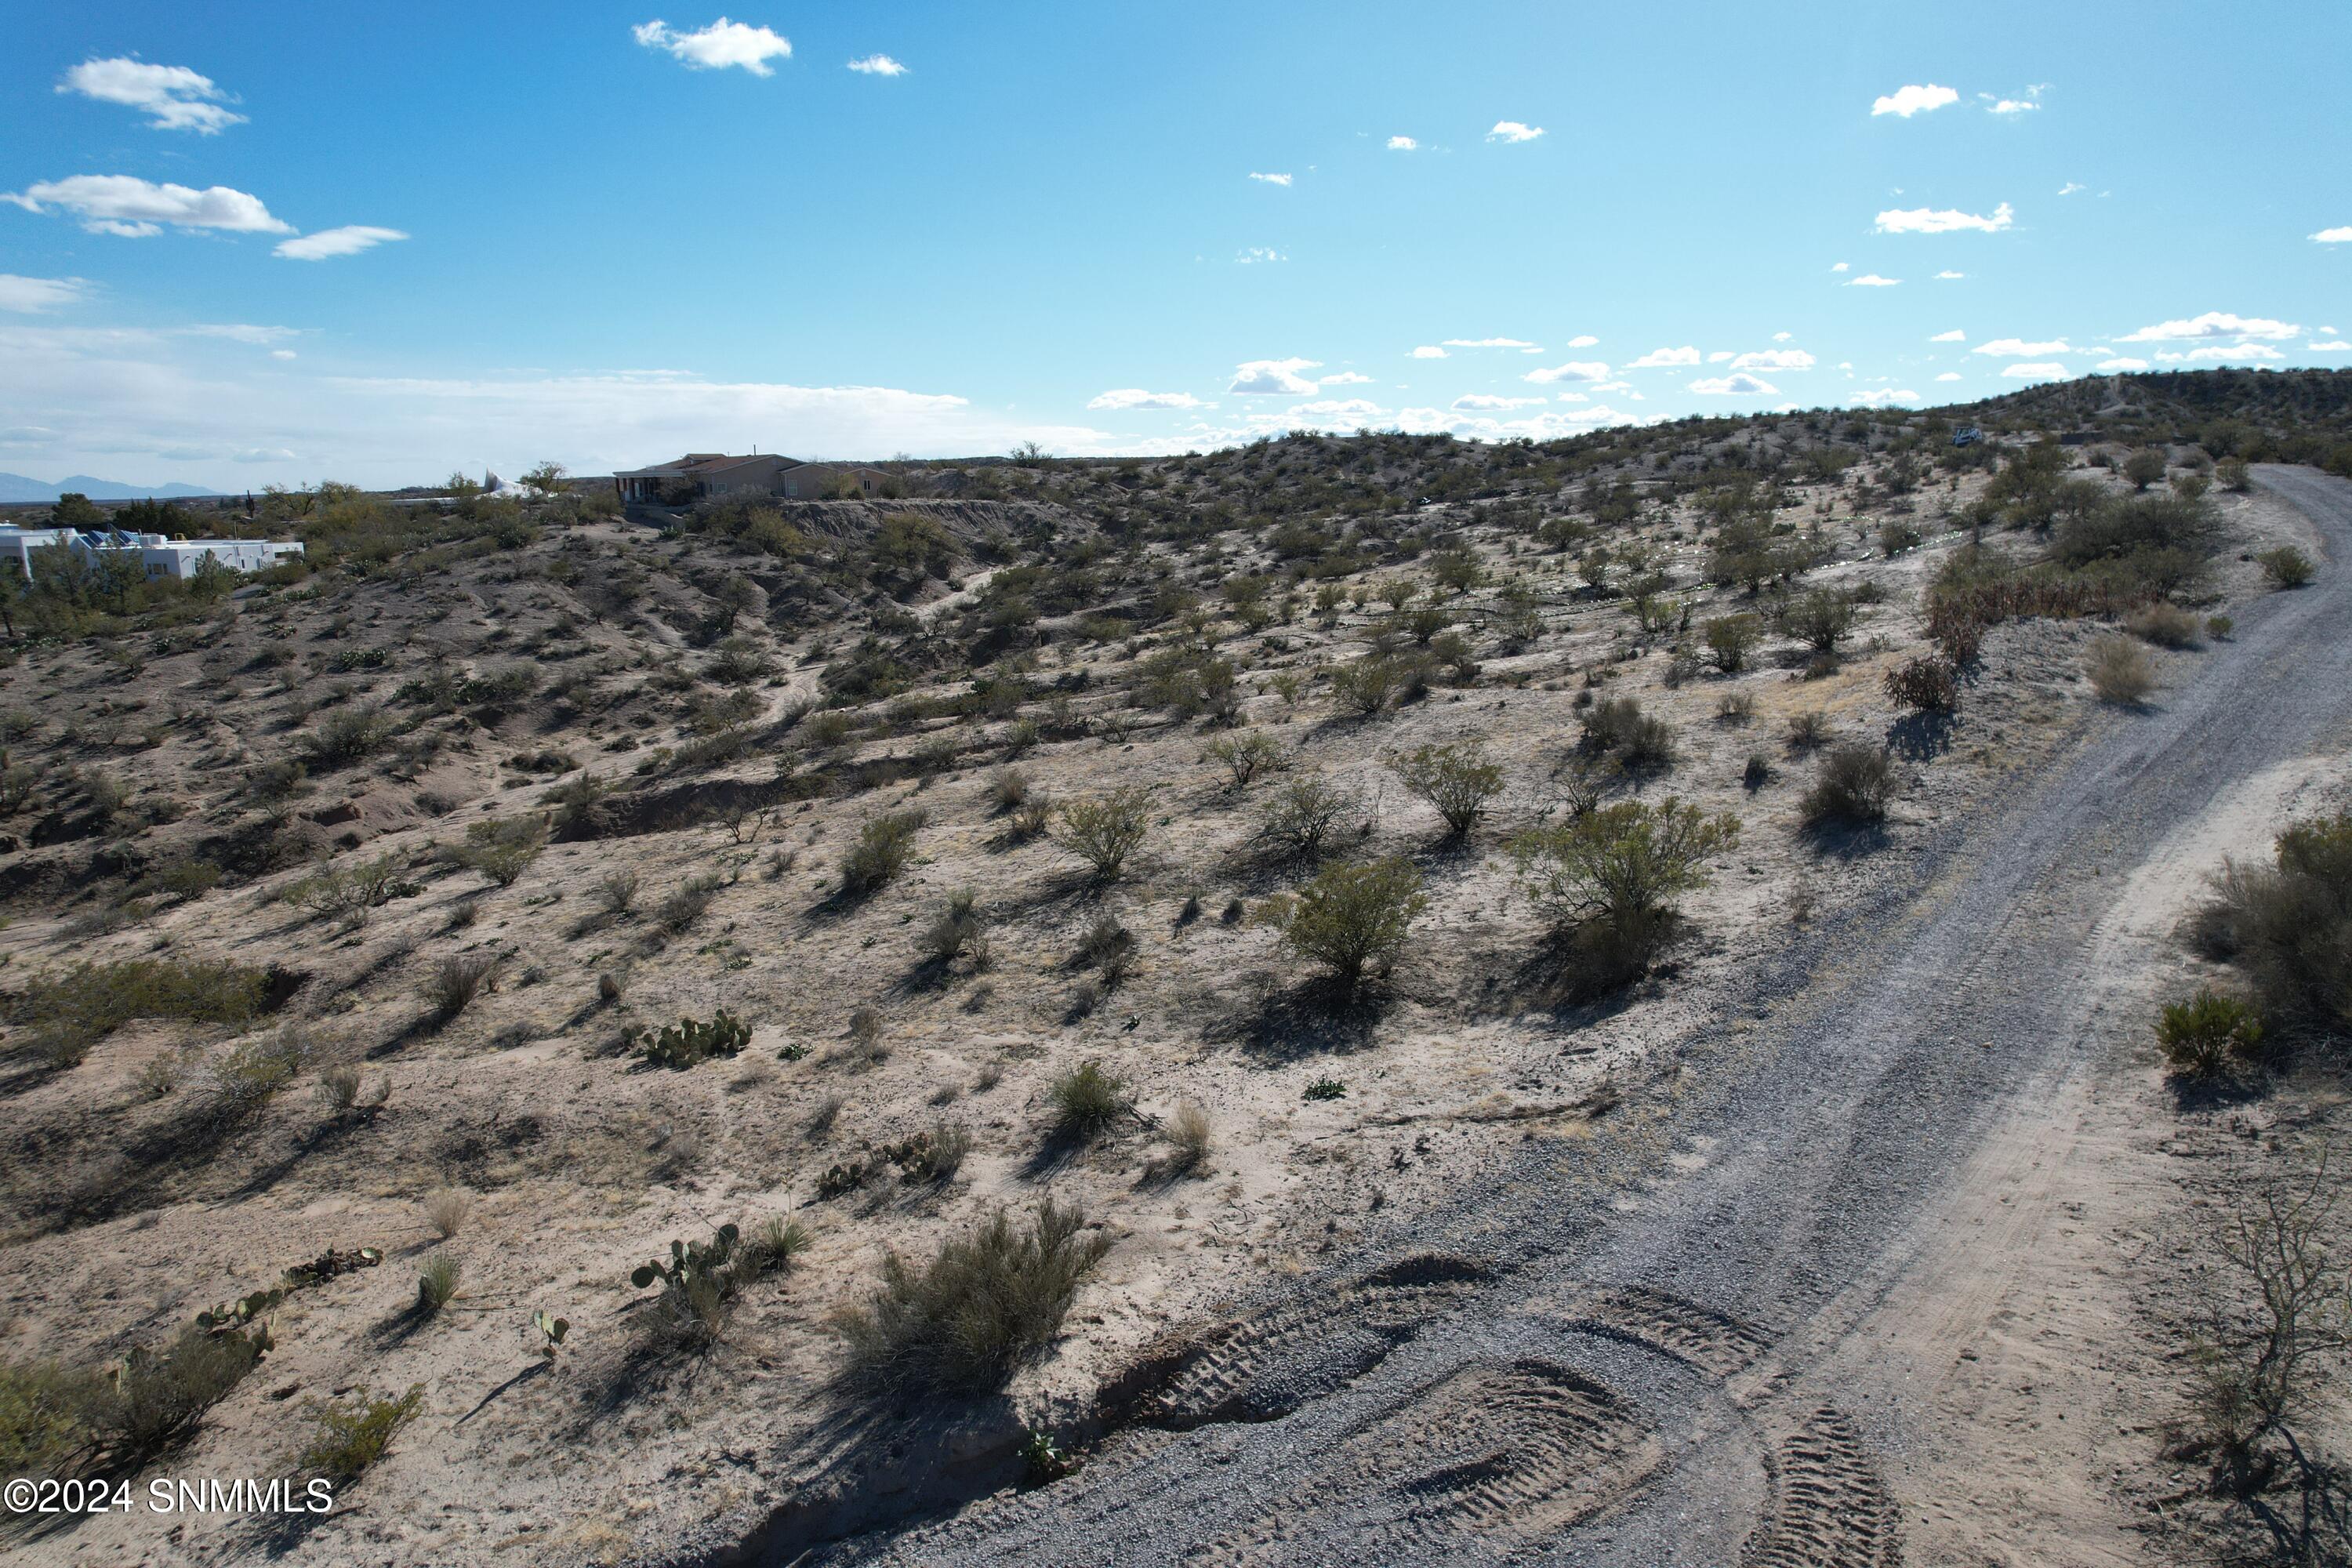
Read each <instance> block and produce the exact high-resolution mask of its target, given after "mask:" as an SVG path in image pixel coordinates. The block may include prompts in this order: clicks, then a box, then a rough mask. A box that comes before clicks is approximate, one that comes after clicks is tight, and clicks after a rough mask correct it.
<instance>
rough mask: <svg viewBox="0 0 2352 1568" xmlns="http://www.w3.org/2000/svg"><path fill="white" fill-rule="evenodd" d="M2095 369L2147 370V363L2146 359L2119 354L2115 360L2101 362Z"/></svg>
mask: <svg viewBox="0 0 2352 1568" xmlns="http://www.w3.org/2000/svg"><path fill="white" fill-rule="evenodd" d="M2094 368H2095V369H2098V370H2104V371H2118V370H2146V369H2147V361H2146V360H2144V359H2133V358H2132V357H2131V356H2130V355H2128V354H2117V355H2116V357H2115V358H2113V359H2103V360H2101V361H2100V362H2099V363H2098V364H2097V365H2096V366H2095V367H2094Z"/></svg>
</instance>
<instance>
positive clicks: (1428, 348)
mask: <svg viewBox="0 0 2352 1568" xmlns="http://www.w3.org/2000/svg"><path fill="white" fill-rule="evenodd" d="M1404 357H1405V358H1407V359H1444V358H1446V357H1448V356H1447V354H1446V353H1445V351H1444V349H1442V348H1439V347H1438V346H1437V345H1436V344H1435V343H1423V344H1422V345H1421V346H1420V347H1419V348H1417V349H1415V350H1413V351H1412V353H1409V354H1407V355H1405V356H1404Z"/></svg>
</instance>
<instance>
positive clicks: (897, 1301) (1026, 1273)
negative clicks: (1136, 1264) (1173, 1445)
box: [834, 1198, 1111, 1393]
mask: <svg viewBox="0 0 2352 1568" xmlns="http://www.w3.org/2000/svg"><path fill="white" fill-rule="evenodd" d="M1086 1225H1087V1219H1086V1214H1085V1211H1084V1210H1082V1209H1079V1208H1076V1207H1064V1206H1063V1205H1058V1204H1056V1203H1055V1202H1054V1201H1053V1200H1052V1199H1050V1198H1049V1199H1047V1200H1045V1202H1044V1203H1043V1204H1041V1205H1038V1208H1037V1211H1036V1215H1035V1217H1034V1220H1033V1221H1032V1223H1031V1224H1030V1226H1028V1228H1027V1229H1026V1230H1025V1231H1024V1230H1021V1229H1019V1228H1016V1227H1015V1226H1014V1225H1013V1219H1012V1216H1011V1215H1009V1214H1006V1213H1005V1212H1003V1211H1002V1210H1000V1211H998V1212H997V1214H996V1215H994V1216H992V1218H990V1219H989V1220H987V1221H986V1222H984V1223H983V1224H982V1225H981V1226H978V1227H977V1228H976V1229H974V1230H973V1231H972V1232H971V1234H970V1235H968V1236H963V1237H956V1238H954V1239H952V1240H950V1241H948V1242H947V1243H945V1244H944V1245H943V1246H941V1247H940V1250H939V1252H938V1253H937V1254H936V1255H934V1256H933V1258H931V1260H930V1261H929V1263H928V1264H924V1265H922V1266H920V1267H917V1266H915V1265H911V1264H909V1263H908V1262H907V1260H906V1259H905V1258H901V1257H900V1256H899V1255H898V1254H897V1253H895V1252H893V1253H891V1254H890V1255H889V1256H888V1257H887V1258H885V1259H884V1260H883V1265H882V1287H881V1289H878V1290H877V1291H875V1292H874V1293H873V1294H872V1295H871V1296H870V1297H868V1298H867V1300H866V1302H865V1303H864V1304H863V1305H859V1306H853V1307H848V1308H845V1309H844V1310H841V1311H840V1312H838V1313H836V1314H835V1318H834V1326H835V1330H836V1331H838V1332H839V1333H840V1335H841V1336H842V1338H843V1339H844V1340H845V1342H847V1345H848V1349H849V1357H850V1363H851V1366H852V1368H853V1370H854V1371H856V1373H858V1374H859V1375H861V1376H862V1377H864V1378H866V1380H868V1381H869V1382H872V1383H875V1384H880V1385H883V1386H886V1387H895V1386H913V1387H927V1388H933V1389H939V1390H942V1391H948V1392H962V1393H976V1392H981V1391H984V1390H988V1389H993V1388H998V1387H1002V1386H1003V1384H1004V1382H1005V1380H1006V1379H1008V1378H1009V1377H1011V1376H1012V1374H1013V1372H1014V1370H1015V1369H1016V1368H1018V1367H1019V1366H1020V1364H1021V1363H1023V1362H1024V1361H1025V1360H1027V1359H1028V1358H1029V1357H1030V1356H1032V1355H1034V1354H1035V1353H1036V1352H1038V1351H1040V1350H1042V1349H1044V1348H1045V1345H1046V1344H1047V1343H1048V1342H1051V1341H1052V1339H1053V1337H1054V1335H1055V1333H1056V1332H1057V1331H1059V1330H1060V1328H1061V1326H1062V1320H1063V1318H1064V1316H1065V1315H1066V1314H1067V1312H1068V1311H1069V1308H1070V1302H1071V1300H1072V1299H1073V1298H1074V1297H1076V1294H1077V1290H1078V1286H1079V1284H1080V1283H1081V1282H1082V1281H1084V1279H1086V1277H1087V1275H1088V1274H1089V1273H1091V1272H1092V1271H1093V1270H1094V1268H1095V1266H1096V1265H1097V1264H1098V1263H1100V1262H1101V1261H1102V1258H1103V1255H1104V1254H1105V1253H1107V1252H1108V1251H1109V1250H1110V1246H1111V1243H1110V1238H1109V1237H1107V1236H1103V1235H1101V1234H1100V1233H1096V1234H1094V1235H1087V1233H1086Z"/></svg>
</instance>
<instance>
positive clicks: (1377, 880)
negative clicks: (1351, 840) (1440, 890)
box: [1282, 858, 1429, 989]
mask: <svg viewBox="0 0 2352 1568" xmlns="http://www.w3.org/2000/svg"><path fill="white" fill-rule="evenodd" d="M1428 907H1429V900H1428V899H1427V897H1426V896H1424V895H1423V892H1422V890H1421V873H1420V872H1419V871H1418V870H1416V869H1414V868H1413V865H1412V862H1411V861H1409V860H1404V859H1399V858H1389V859H1384V860H1374V861H1370V862H1369V863H1367V864H1363V865H1351V866H1333V867H1330V868H1328V869H1326V870H1324V871H1322V872H1321V873H1319V874H1318V876H1317V877H1316V878H1315V879H1314V880H1313V881H1310V882H1308V883H1307V885H1306V886H1304V887H1302V888H1300V889H1298V892H1297V896H1296V897H1295V898H1294V899H1292V900H1290V901H1289V903H1288V905H1287V907H1286V910H1285V911H1284V914H1283V918H1282V938H1283V941H1284V942H1286V943H1287V944H1288V945H1289V947H1290V948H1291V950H1292V951H1293V952H1297V953H1298V954H1299V955H1300V956H1301V957H1303V958H1307V959H1311V960H1313V961H1315V962H1316V963H1321V964H1322V965H1324V966H1325V967H1326V968H1328V969H1329V970H1330V972H1331V977H1332V979H1333V980H1334V981H1336V982H1337V983H1338V984H1339V985H1340V986H1341V987H1343V988H1349V989H1352V988H1353V987H1354V986H1355V985H1356V984H1357V983H1358V982H1359V981H1360V980H1361V979H1362V977H1363V973H1364V970H1365V967H1366V966H1367V965H1369V964H1372V963H1380V962H1385V961H1387V960H1388V959H1390V958H1391V957H1392V956H1393V955H1394V954H1395V952H1397V950H1398V949H1399V948H1402V946H1403V945H1404V941H1405V936H1406V933H1407V932H1408V931H1410V930H1411V928H1412V921H1413V918H1414V917H1415V916H1416V915H1419V914H1420V913H1421V912H1422V911H1423V910H1425V909H1427V908H1428Z"/></svg>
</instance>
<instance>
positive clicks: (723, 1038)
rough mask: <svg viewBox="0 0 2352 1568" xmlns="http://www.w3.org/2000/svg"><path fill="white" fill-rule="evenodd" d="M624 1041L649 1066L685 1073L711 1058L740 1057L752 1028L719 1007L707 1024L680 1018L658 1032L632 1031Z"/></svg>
mask: <svg viewBox="0 0 2352 1568" xmlns="http://www.w3.org/2000/svg"><path fill="white" fill-rule="evenodd" d="M623 1038H624V1040H625V1042H626V1043H627V1044H628V1046H629V1047H630V1048H632V1049H633V1050H635V1052H636V1054H637V1055H638V1056H639V1057H640V1058H643V1059H644V1060H645V1061H646V1063H647V1064H648V1065H650V1066H653V1067H658V1068H676V1069H677V1070H679V1071H684V1070H685V1069H686V1068H690V1067H693V1066H695V1065H697V1064H698V1063H701V1062H707V1061H709V1059H710V1058H713V1057H732V1056H738V1055H740V1054H741V1052H742V1051H743V1049H744V1048H745V1047H748V1046H749V1045H751V1025H749V1024H746V1023H745V1022H743V1020H742V1019H740V1018H738V1017H737V1016H735V1015H733V1014H732V1013H730V1012H729V1011H728V1010H727V1009H726V1008H724V1007H721V1008H719V1011H718V1012H716V1013H714V1014H712V1015H711V1016H710V1022H709V1023H707V1024H705V1023H700V1022H698V1021H697V1020H695V1019H693V1018H681V1019H680V1020H678V1022H677V1023H675V1024H672V1025H670V1026H668V1027H667V1028H665V1029H662V1030H660V1031H659V1032H656V1031H655V1030H652V1029H635V1030H632V1031H630V1032H629V1033H628V1034H626V1035H625V1036H624V1037H623Z"/></svg>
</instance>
